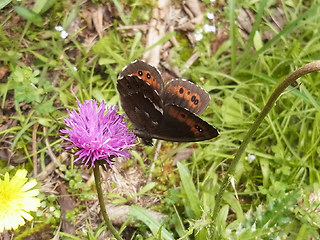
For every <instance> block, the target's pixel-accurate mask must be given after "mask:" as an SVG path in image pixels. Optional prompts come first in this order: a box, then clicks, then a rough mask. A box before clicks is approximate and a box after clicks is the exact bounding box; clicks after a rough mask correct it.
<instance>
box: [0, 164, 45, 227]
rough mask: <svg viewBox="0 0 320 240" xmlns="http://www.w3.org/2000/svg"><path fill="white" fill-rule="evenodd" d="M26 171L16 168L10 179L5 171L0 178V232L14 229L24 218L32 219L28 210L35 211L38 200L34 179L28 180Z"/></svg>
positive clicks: (38, 203) (21, 223) (23, 221)
mask: <svg viewBox="0 0 320 240" xmlns="http://www.w3.org/2000/svg"><path fill="white" fill-rule="evenodd" d="M27 174H28V172H27V170H25V169H22V170H18V171H17V172H16V174H15V175H14V176H13V177H12V179H11V180H10V178H9V173H5V175H4V180H0V233H1V232H3V231H4V230H10V229H16V228H18V227H19V226H21V225H24V224H25V220H28V221H30V220H32V216H31V215H30V214H29V212H34V211H37V209H38V207H40V200H39V199H38V198H36V196H37V195H38V194H39V190H38V189H32V188H33V187H34V186H36V184H37V182H36V180H31V181H29V182H28V178H26V176H27Z"/></svg>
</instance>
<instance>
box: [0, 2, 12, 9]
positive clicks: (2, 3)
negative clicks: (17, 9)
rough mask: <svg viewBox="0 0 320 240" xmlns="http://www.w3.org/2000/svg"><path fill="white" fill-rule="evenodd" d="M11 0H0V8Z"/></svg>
mask: <svg viewBox="0 0 320 240" xmlns="http://www.w3.org/2000/svg"><path fill="white" fill-rule="evenodd" d="M11 1H12V0H0V9H2V8H4V7H5V6H7V5H8V4H9V3H11Z"/></svg>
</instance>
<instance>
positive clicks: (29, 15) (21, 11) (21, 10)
mask: <svg viewBox="0 0 320 240" xmlns="http://www.w3.org/2000/svg"><path fill="white" fill-rule="evenodd" d="M13 9H14V10H15V11H16V12H17V14H18V15H19V16H20V17H23V18H24V19H26V20H28V21H30V22H32V23H33V24H34V25H36V26H37V27H41V26H42V24H43V20H42V18H41V16H40V15H39V14H37V13H35V12H34V11H32V10H30V9H28V8H25V7H22V6H14V7H13Z"/></svg>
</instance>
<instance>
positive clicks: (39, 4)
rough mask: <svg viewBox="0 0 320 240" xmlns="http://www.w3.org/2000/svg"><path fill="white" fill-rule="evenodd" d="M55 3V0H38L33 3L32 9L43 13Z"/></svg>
mask: <svg viewBox="0 0 320 240" xmlns="http://www.w3.org/2000/svg"><path fill="white" fill-rule="evenodd" d="M54 4H55V0H45V1H44V0H37V1H36V2H35V4H34V5H33V8H32V10H33V11H34V12H35V13H38V14H43V13H45V12H46V11H48V10H49V9H50V8H51V7H52V6H53V5H54Z"/></svg>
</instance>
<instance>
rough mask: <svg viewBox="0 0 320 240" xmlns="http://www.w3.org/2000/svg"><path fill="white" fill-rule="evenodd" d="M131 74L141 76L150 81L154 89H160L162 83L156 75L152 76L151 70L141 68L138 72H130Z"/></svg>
mask: <svg viewBox="0 0 320 240" xmlns="http://www.w3.org/2000/svg"><path fill="white" fill-rule="evenodd" d="M130 75H131V76H137V77H139V78H141V79H142V80H143V81H145V82H147V83H149V84H150V85H151V86H152V87H153V88H154V89H156V90H157V91H160V89H161V84H160V82H158V81H157V80H156V79H155V77H154V76H152V74H151V72H150V71H148V70H142V69H139V70H138V71H137V72H135V73H132V74H130Z"/></svg>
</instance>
